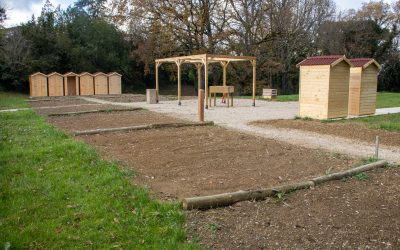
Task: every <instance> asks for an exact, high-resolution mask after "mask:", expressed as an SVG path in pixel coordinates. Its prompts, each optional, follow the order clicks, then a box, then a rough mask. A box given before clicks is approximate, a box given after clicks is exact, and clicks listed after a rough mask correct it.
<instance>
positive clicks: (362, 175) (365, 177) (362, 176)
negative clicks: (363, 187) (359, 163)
mask: <svg viewBox="0 0 400 250" xmlns="http://www.w3.org/2000/svg"><path fill="white" fill-rule="evenodd" d="M355 177H356V178H357V180H359V181H368V180H369V176H368V175H367V174H366V173H359V174H356V175H355Z"/></svg>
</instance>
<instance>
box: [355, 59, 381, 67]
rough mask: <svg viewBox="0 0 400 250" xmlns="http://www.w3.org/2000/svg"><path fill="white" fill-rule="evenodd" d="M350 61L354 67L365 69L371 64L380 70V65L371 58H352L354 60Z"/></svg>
mask: <svg viewBox="0 0 400 250" xmlns="http://www.w3.org/2000/svg"><path fill="white" fill-rule="evenodd" d="M350 61H351V63H352V64H353V66H354V67H363V68H366V67H368V66H369V65H371V64H375V66H376V67H378V69H380V68H381V65H380V64H379V63H378V62H377V61H375V60H374V59H373V58H354V59H350Z"/></svg>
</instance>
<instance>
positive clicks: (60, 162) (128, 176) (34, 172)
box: [0, 94, 197, 249]
mask: <svg viewBox="0 0 400 250" xmlns="http://www.w3.org/2000/svg"><path fill="white" fill-rule="evenodd" d="M4 96H6V98H11V99H14V97H13V96H9V95H4V94H2V98H1V99H0V102H1V103H2V104H1V106H2V107H3V106H6V105H7V107H8V108H12V106H9V105H10V103H11V102H15V103H16V104H17V105H19V104H21V103H22V102H21V101H19V100H13V101H9V100H5V99H4V98H3V97H4ZM15 98H16V99H18V98H20V97H19V96H18V97H15ZM132 176H133V173H132V172H130V171H128V170H124V169H122V168H121V167H119V166H117V165H116V164H113V163H111V162H108V161H104V160H101V159H100V157H99V155H98V154H97V153H96V150H95V149H94V148H93V147H91V146H89V145H86V144H84V143H82V142H78V141H75V140H74V139H72V138H70V137H69V136H67V135H65V134H64V133H63V132H61V131H59V130H57V129H55V128H54V127H52V126H50V125H48V124H47V123H46V122H45V121H44V119H43V118H41V117H39V116H38V115H37V114H35V113H34V112H33V111H31V110H27V111H20V112H13V113H0V248H5V249H8V248H10V249H26V248H33V249H111V248H117V249H193V248H197V245H196V244H195V243H190V242H187V241H186V236H185V230H184V229H183V224H184V219H185V218H184V214H183V212H182V211H181V209H180V208H179V206H178V204H174V203H160V202H158V201H156V200H153V199H151V198H150V197H149V194H148V192H147V191H146V190H145V189H143V188H141V187H137V186H135V185H134V184H132V181H131V180H132Z"/></svg>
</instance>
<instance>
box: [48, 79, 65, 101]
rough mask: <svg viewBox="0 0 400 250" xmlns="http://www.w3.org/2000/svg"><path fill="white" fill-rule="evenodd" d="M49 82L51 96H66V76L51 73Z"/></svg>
mask: <svg viewBox="0 0 400 250" xmlns="http://www.w3.org/2000/svg"><path fill="white" fill-rule="evenodd" d="M47 82H48V85H49V96H64V78H63V76H62V75H59V74H52V75H49V76H48V78H47Z"/></svg>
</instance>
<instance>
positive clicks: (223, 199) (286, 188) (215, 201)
mask: <svg viewBox="0 0 400 250" xmlns="http://www.w3.org/2000/svg"><path fill="white" fill-rule="evenodd" d="M387 164H388V162H387V161H385V160H380V161H377V162H373V163H369V164H366V165H362V166H359V167H356V168H352V169H349V170H346V171H342V172H338V173H333V174H329V175H324V176H320V177H316V178H313V179H311V180H309V181H304V182H300V183H295V184H288V185H283V186H278V187H272V188H268V189H259V190H250V191H243V190H241V191H237V192H233V193H223V194H216V195H209V196H200V197H191V198H184V199H182V201H181V205H182V208H183V209H185V210H192V209H210V208H217V207H222V206H229V205H232V204H234V203H237V202H241V201H247V200H256V201H257V200H264V199H266V198H267V197H275V196H277V195H278V194H279V193H287V192H292V191H297V190H302V189H308V188H311V187H314V186H316V185H319V184H322V183H325V182H329V181H333V180H338V179H342V178H345V177H350V176H354V175H357V174H359V173H362V172H366V171H370V170H373V169H377V168H381V167H385V166H386V165H387Z"/></svg>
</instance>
